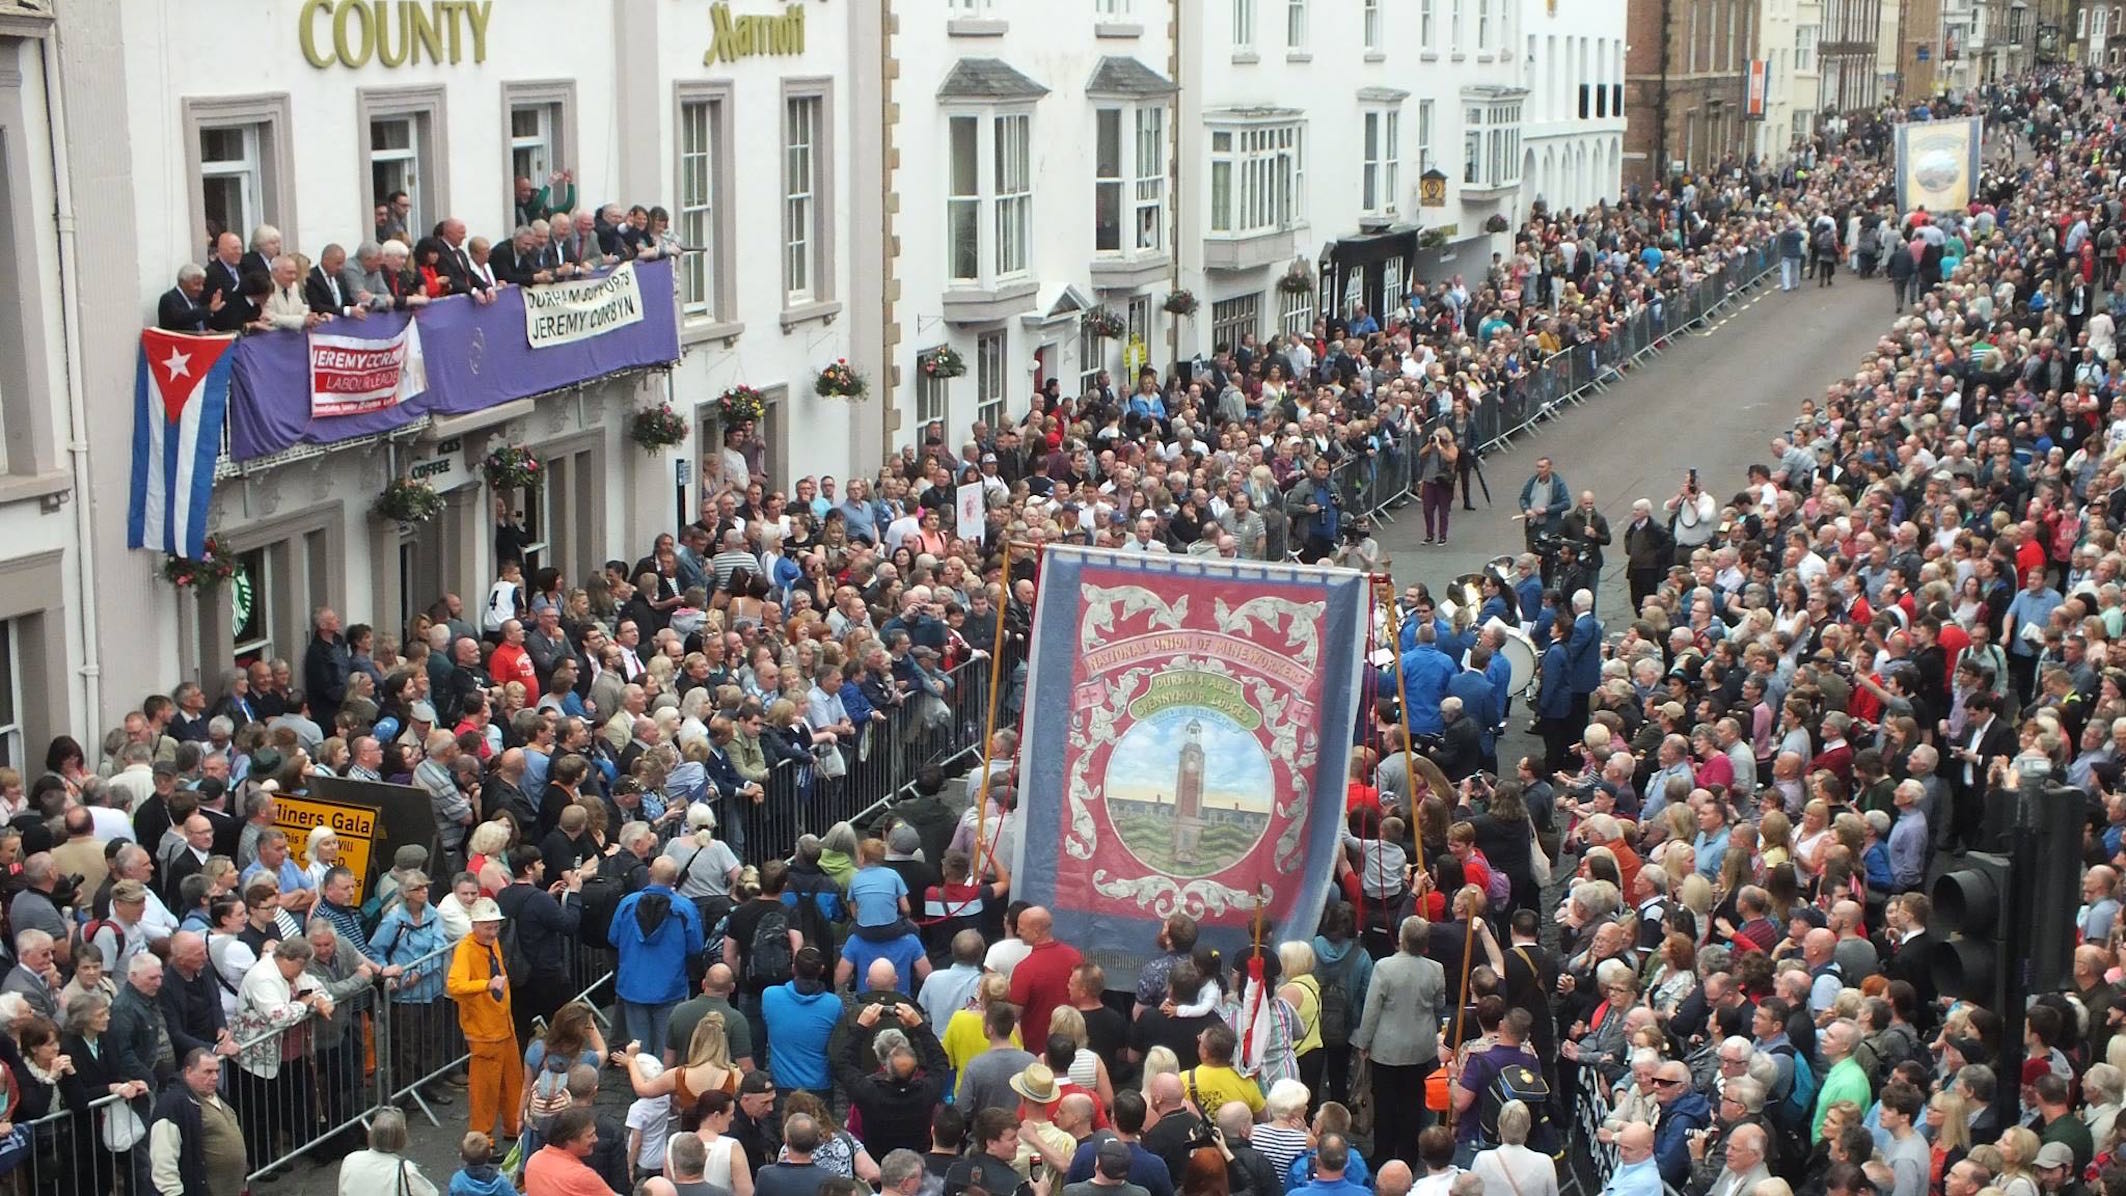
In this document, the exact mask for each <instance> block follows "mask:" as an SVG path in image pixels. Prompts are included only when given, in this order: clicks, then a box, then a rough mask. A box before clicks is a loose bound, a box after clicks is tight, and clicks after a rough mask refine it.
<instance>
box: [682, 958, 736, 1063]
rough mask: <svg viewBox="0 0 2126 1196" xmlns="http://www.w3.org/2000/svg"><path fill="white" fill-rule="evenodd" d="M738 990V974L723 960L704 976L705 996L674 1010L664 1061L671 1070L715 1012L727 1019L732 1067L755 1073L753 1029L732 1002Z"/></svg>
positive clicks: (727, 1036)
mask: <svg viewBox="0 0 2126 1196" xmlns="http://www.w3.org/2000/svg"><path fill="white" fill-rule="evenodd" d="M737 991H738V977H737V974H736V973H734V972H733V971H731V967H730V965H729V964H726V963H723V962H721V961H720V960H719V961H718V962H716V963H712V964H710V965H709V970H708V971H707V972H706V973H704V974H703V975H702V977H701V995H700V996H698V997H695V998H693V999H691V1000H688V1001H684V1002H681V1003H680V1004H679V1005H678V1006H676V1007H674V1008H673V1010H672V1017H671V1020H670V1021H669V1022H668V1023H667V1029H666V1032H665V1038H664V1041H665V1048H664V1062H665V1066H666V1067H670V1066H671V1065H672V1064H673V1063H674V1062H676V1058H677V1056H680V1055H684V1054H685V1053H686V1048H687V1044H688V1043H690V1042H692V1041H693V1040H694V1027H695V1026H697V1025H699V1024H701V1019H702V1018H703V1017H704V1016H706V1015H708V1014H711V1013H715V1014H721V1015H722V1017H723V1036H724V1042H725V1044H726V1045H727V1046H728V1047H729V1048H730V1052H731V1066H732V1067H735V1068H737V1069H738V1071H739V1072H740V1074H743V1073H745V1072H749V1071H752V1070H753V1027H752V1024H751V1023H749V1022H747V1021H746V1018H745V1015H744V1014H742V1013H740V1012H739V1011H738V1007H737V1006H736V1005H733V1004H732V1003H731V997H732V995H733V994H735V993H736V992H737Z"/></svg>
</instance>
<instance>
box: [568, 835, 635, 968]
mask: <svg viewBox="0 0 2126 1196" xmlns="http://www.w3.org/2000/svg"><path fill="white" fill-rule="evenodd" d="M622 854H623V855H624V854H626V853H625V852H623V853H622ZM625 896H627V886H626V885H625V884H622V883H621V881H620V878H619V877H617V876H613V875H610V874H609V870H608V866H607V864H600V865H599V866H598V875H596V876H593V877H591V878H590V879H589V880H586V881H584V882H583V891H582V892H580V893H579V894H577V897H578V898H579V899H580V900H581V901H582V902H583V921H582V922H581V923H579V924H578V925H577V928H576V937H577V938H578V939H579V940H580V941H581V942H582V943H583V945H584V946H586V947H610V946H612V945H613V939H612V928H613V911H614V910H617V909H619V908H620V899H621V898H622V897H625Z"/></svg>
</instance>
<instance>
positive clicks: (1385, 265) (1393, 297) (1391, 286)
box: [1380, 257, 1406, 320]
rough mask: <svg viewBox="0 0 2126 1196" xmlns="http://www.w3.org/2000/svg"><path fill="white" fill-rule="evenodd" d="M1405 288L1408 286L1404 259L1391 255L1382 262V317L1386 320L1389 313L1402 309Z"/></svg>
mask: <svg viewBox="0 0 2126 1196" xmlns="http://www.w3.org/2000/svg"><path fill="white" fill-rule="evenodd" d="M1405 289H1406V287H1405V285H1404V278H1403V259H1401V258H1400V257H1391V258H1389V259H1388V260H1387V261H1385V262H1382V263H1381V267H1380V318H1381V319H1383V320H1385V319H1387V318H1388V315H1389V313H1391V312H1396V311H1400V310H1402V306H1403V292H1404V290H1405Z"/></svg>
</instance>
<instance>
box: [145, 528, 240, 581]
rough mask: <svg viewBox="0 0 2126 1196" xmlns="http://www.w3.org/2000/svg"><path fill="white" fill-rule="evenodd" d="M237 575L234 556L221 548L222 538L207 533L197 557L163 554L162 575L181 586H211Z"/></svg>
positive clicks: (166, 579) (164, 578)
mask: <svg viewBox="0 0 2126 1196" xmlns="http://www.w3.org/2000/svg"><path fill="white" fill-rule="evenodd" d="M234 576H236V558H234V557H231V556H228V555H227V554H225V553H223V552H222V550H221V541H219V540H217V539H215V538H214V537H213V536H208V537H207V540H206V544H205V546H204V547H203V548H202V549H201V555H199V556H198V557H196V558H195V557H188V556H167V555H166V556H164V557H163V558H162V579H163V580H164V581H167V582H169V583H170V584H171V585H173V586H176V587H177V588H178V589H180V590H211V589H213V588H214V587H215V586H218V585H220V584H221V583H223V582H225V581H227V580H229V579H230V578H232V577H234Z"/></svg>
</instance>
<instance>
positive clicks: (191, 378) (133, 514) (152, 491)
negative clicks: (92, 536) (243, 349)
mask: <svg viewBox="0 0 2126 1196" xmlns="http://www.w3.org/2000/svg"><path fill="white" fill-rule="evenodd" d="M235 345H236V338H235V337H233V336H190V335H187V334H185V333H180V332H164V331H162V330H161V329H159V328H150V329H147V330H145V331H143V332H142V333H141V334H140V364H139V372H138V375H137V377H136V379H135V381H134V384H133V494H132V501H131V503H130V505H129V506H128V507H127V510H126V546H127V547H129V548H151V549H154V550H155V551H157V552H166V553H169V554H170V555H172V556H182V557H191V558H193V559H195V560H196V559H198V558H200V557H203V556H205V555H206V551H207V505H208V502H209V501H210V500H211V499H212V498H213V495H214V466H215V462H216V461H217V460H218V459H219V458H220V456H221V431H222V425H223V423H224V422H225V421H226V420H227V419H228V417H229V375H230V372H231V371H232V370H233V369H234V368H235V366H236V355H235V354H234V353H232V352H230V350H231V349H232V348H234V347H235Z"/></svg>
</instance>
